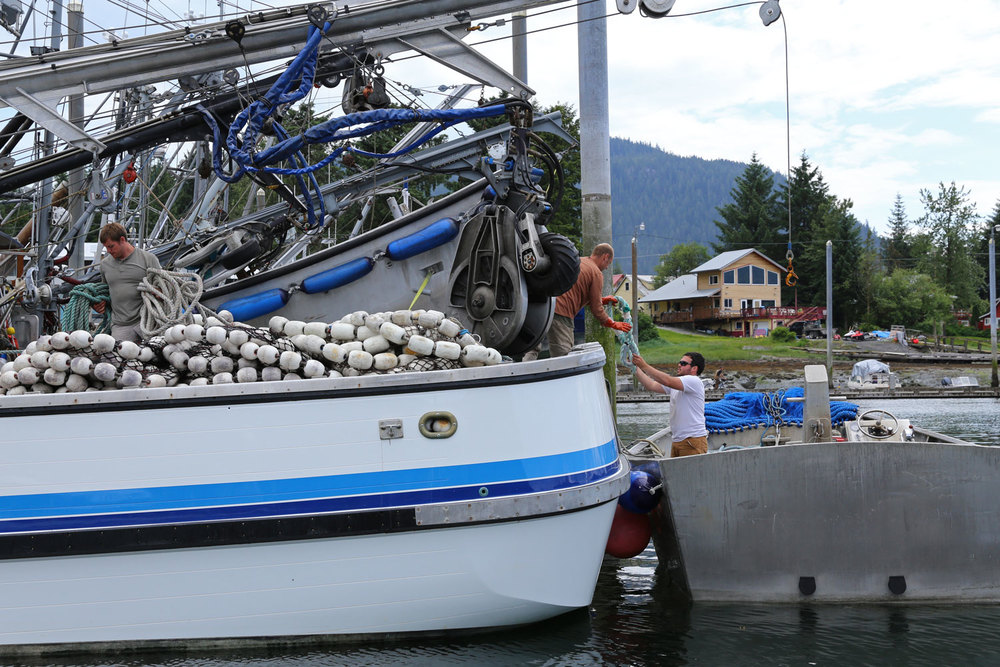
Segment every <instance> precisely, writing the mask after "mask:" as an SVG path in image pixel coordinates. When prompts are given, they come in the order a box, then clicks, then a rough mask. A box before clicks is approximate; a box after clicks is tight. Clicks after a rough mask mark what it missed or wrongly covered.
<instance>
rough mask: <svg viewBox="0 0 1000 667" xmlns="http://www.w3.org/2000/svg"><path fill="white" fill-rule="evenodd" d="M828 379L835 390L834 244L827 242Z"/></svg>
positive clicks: (829, 384)
mask: <svg viewBox="0 0 1000 667" xmlns="http://www.w3.org/2000/svg"><path fill="white" fill-rule="evenodd" d="M826 377H827V382H828V386H829V387H830V388H831V389H832V388H833V242H832V241H827V242H826Z"/></svg>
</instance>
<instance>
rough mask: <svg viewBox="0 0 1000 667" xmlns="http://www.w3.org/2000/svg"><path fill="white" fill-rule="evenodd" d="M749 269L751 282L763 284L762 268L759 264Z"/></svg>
mask: <svg viewBox="0 0 1000 667" xmlns="http://www.w3.org/2000/svg"><path fill="white" fill-rule="evenodd" d="M750 269H751V270H752V271H753V284H754V285H763V284H764V269H762V268H760V267H759V266H751V267H750Z"/></svg>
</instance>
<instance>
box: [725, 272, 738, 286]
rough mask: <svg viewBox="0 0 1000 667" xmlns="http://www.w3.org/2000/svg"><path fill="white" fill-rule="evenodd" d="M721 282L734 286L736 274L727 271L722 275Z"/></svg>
mask: <svg viewBox="0 0 1000 667" xmlns="http://www.w3.org/2000/svg"><path fill="white" fill-rule="evenodd" d="M722 282H724V283H726V284H727V285H735V284H736V272H735V271H733V270H732V269H729V270H728V271H726V272H725V273H723V274H722Z"/></svg>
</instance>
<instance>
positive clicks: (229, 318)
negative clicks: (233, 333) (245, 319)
mask: <svg viewBox="0 0 1000 667" xmlns="http://www.w3.org/2000/svg"><path fill="white" fill-rule="evenodd" d="M216 315H218V317H219V319H220V320H222V321H223V322H225V323H226V324H232V323H233V320H234V318H233V314H232V313H230V312H229V311H228V310H220V311H219V312H218V313H216Z"/></svg>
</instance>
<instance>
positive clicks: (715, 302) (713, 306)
mask: <svg viewBox="0 0 1000 667" xmlns="http://www.w3.org/2000/svg"><path fill="white" fill-rule="evenodd" d="M718 307H719V300H718V299H712V308H718Z"/></svg>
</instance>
